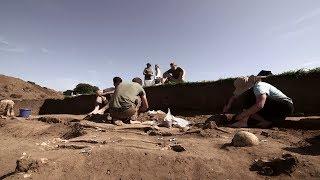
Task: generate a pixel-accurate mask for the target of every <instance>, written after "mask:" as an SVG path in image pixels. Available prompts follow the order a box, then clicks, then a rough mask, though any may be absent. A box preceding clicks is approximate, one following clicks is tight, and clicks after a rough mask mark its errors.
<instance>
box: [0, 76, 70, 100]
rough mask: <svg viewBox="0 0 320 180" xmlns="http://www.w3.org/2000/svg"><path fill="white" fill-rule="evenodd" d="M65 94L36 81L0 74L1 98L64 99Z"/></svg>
mask: <svg viewBox="0 0 320 180" xmlns="http://www.w3.org/2000/svg"><path fill="white" fill-rule="evenodd" d="M63 97H64V96H63V94H62V93H60V92H56V91H54V90H52V89H48V88H46V87H41V86H39V85H37V84H35V83H34V82H30V81H29V82H26V81H23V80H21V79H18V78H14V77H10V76H5V75H0V99H12V100H22V99H49V98H50V99H62V98H63Z"/></svg>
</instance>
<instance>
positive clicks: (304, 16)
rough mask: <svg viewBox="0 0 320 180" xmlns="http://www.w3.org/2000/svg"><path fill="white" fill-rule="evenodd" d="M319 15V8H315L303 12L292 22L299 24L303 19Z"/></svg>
mask: <svg viewBox="0 0 320 180" xmlns="http://www.w3.org/2000/svg"><path fill="white" fill-rule="evenodd" d="M319 15H320V8H317V9H315V10H313V11H311V12H309V13H306V14H304V15H303V16H301V17H299V18H298V19H296V20H295V21H294V22H293V24H296V25H297V24H301V23H302V22H304V21H307V20H310V19H312V18H315V17H316V16H319Z"/></svg>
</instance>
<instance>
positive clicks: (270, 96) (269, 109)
mask: <svg viewBox="0 0 320 180" xmlns="http://www.w3.org/2000/svg"><path fill="white" fill-rule="evenodd" d="M262 78H264V77H261V76H250V77H239V78H237V79H236V80H235V81H234V86H235V91H234V93H233V96H232V97H231V98H230V100H229V102H228V104H227V105H226V106H225V107H224V110H223V111H224V113H226V112H228V110H229V109H230V107H231V105H232V103H233V102H234V100H235V99H237V98H238V97H239V96H240V95H241V96H243V97H244V104H243V107H244V108H245V110H244V111H243V112H242V113H240V114H238V115H237V116H236V117H235V120H237V122H236V123H234V124H232V125H231V126H232V127H239V128H241V127H247V126H248V120H249V119H254V120H256V121H258V124H257V126H259V127H262V128H267V127H270V126H271V125H272V124H273V123H278V122H279V121H282V120H285V118H286V117H287V116H289V115H291V114H292V113H293V109H294V108H293V102H292V99H290V98H289V97H287V96H286V95H285V94H283V93H282V92H281V91H280V90H278V89H277V88H276V87H274V86H272V85H270V84H268V83H266V82H262V81H261V79H262Z"/></svg>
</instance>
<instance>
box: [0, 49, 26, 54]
mask: <svg viewBox="0 0 320 180" xmlns="http://www.w3.org/2000/svg"><path fill="white" fill-rule="evenodd" d="M0 51H3V52H12V53H24V52H25V51H26V50H25V49H22V48H0Z"/></svg>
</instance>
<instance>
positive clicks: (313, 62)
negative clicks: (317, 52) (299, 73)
mask: <svg viewBox="0 0 320 180" xmlns="http://www.w3.org/2000/svg"><path fill="white" fill-rule="evenodd" d="M319 66H320V58H318V59H317V60H316V59H315V58H313V59H310V60H309V61H306V62H304V63H303V64H302V67H303V68H314V67H319Z"/></svg>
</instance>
